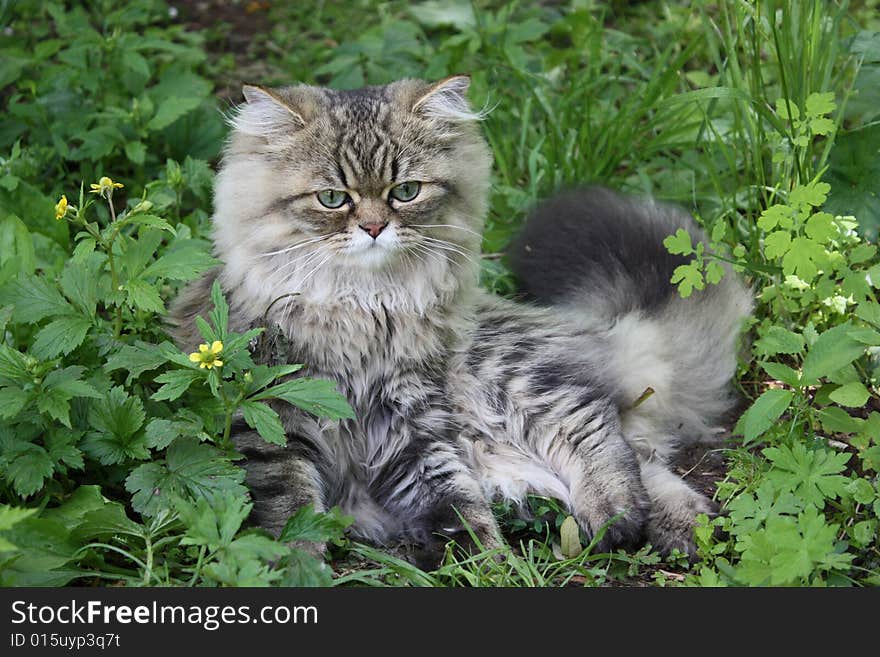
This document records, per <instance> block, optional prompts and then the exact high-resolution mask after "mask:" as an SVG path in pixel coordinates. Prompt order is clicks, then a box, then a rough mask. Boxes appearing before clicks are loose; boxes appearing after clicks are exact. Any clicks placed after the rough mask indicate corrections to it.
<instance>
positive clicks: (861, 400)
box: [829, 382, 871, 408]
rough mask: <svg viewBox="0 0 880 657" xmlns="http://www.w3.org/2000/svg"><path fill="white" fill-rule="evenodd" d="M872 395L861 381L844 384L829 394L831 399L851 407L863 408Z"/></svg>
mask: <svg viewBox="0 0 880 657" xmlns="http://www.w3.org/2000/svg"><path fill="white" fill-rule="evenodd" d="M870 396H871V393H870V392H868V389H867V388H866V387H865V386H864V384H862V383H859V382H853V383H847V384H846V385H842V386H840V387H839V388H838V389H837V390H835V391H834V392H832V393H831V394H830V395H829V397H831V401H834V402H837V403H838V404H840V405H841V406H849V407H850V408H861V407H862V406H864V405H865V404H866V403H867V401H868V399H869V398H870Z"/></svg>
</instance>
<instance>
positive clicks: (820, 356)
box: [803, 322, 865, 382]
mask: <svg viewBox="0 0 880 657" xmlns="http://www.w3.org/2000/svg"><path fill="white" fill-rule="evenodd" d="M851 329H852V324H850V323H849V322H846V323H844V324H840V325H838V326H835V327H834V328H831V329H828V330H827V331H825V332H824V333H822V334H821V335H820V336H819V338H818V339H817V340H816V342H815V343H814V344H813V345H812V346H811V347H810V349H809V351H808V352H807V356H806V358H804V368H803V372H804V379H805V382H815V381H818V380H819V379H820V378H821V377H823V376H829V375H831V374H833V373H834V372H836V371H837V370H839V369H841V368H843V367H845V366H847V365H849V364H850V363H851V362H853V361H854V360H856V359H857V358H859V357H861V356H862V355H864V353H865V345H863V344H862V343H861V342H859V341H858V340H855V339H853V338H852V337H850V336H849V331H850V330H851Z"/></svg>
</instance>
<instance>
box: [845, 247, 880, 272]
mask: <svg viewBox="0 0 880 657" xmlns="http://www.w3.org/2000/svg"><path fill="white" fill-rule="evenodd" d="M875 255H877V247H876V246H874V245H873V244H867V243H862V244H859V245H858V246H857V247H855V248H853V250H852V251H850V252H849V262H850V264H853V265H858V264H861V263H863V262H868V261H869V260H871V259H872V258H873V257H874V256H875ZM877 267H880V265H874V267H872V268H871V269H869V270H868V273H869V274H870V273H871V272H872V271H875V270H876V268H877Z"/></svg>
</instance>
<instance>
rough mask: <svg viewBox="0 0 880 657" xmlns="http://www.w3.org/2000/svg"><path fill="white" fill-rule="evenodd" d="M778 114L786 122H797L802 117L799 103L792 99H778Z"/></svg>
mask: <svg viewBox="0 0 880 657" xmlns="http://www.w3.org/2000/svg"><path fill="white" fill-rule="evenodd" d="M776 113H777V114H778V115H779V118H781V119H785V120H795V121H796V120H797V119H799V118H800V117H801V112H800V110H799V109H798V106H797V103H795V102H794V101H793V100H791V99H790V98H777V99H776Z"/></svg>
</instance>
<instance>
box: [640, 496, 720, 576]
mask: <svg viewBox="0 0 880 657" xmlns="http://www.w3.org/2000/svg"><path fill="white" fill-rule="evenodd" d="M701 513H705V514H706V515H707V516H709V517H710V518H712V517H714V516H716V515H717V514H718V506H717V505H716V504H715V503H714V502H712V500H710V499H709V498H707V497H705V496H703V495H701V494H699V493H697V492H695V491H688V494H683V495H679V496H677V497H676V498H675V499H673V500H669V499H666V500H664V501H663V502H662V503H659V502H657V501H655V502H654V504H653V505H652V508H651V513H650V514H649V516H648V523H647V539H648V541H649V542H650V543H651V544H652V545H653V546H654V548H656V549H657V551H658V552H660V554H662V555H664V556H668V555H669V554H671V553H672V551H673V550H678V551H679V552H683V553H684V554H686V555H688V557H689V558H690V559H691V561H693V560H694V559H695V558H696V552H697V548H696V545H695V544H694V527H695V526H696V519H697V516H698V515H699V514H701Z"/></svg>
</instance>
